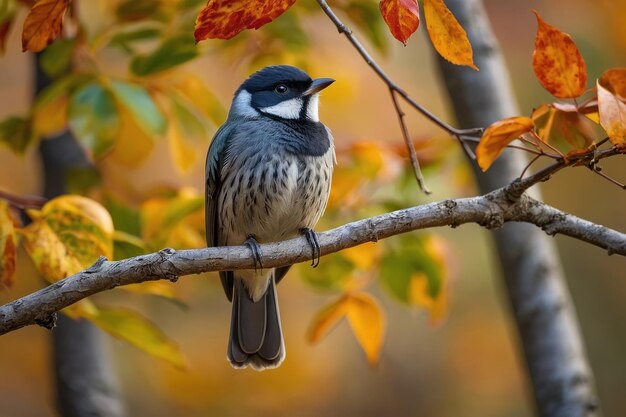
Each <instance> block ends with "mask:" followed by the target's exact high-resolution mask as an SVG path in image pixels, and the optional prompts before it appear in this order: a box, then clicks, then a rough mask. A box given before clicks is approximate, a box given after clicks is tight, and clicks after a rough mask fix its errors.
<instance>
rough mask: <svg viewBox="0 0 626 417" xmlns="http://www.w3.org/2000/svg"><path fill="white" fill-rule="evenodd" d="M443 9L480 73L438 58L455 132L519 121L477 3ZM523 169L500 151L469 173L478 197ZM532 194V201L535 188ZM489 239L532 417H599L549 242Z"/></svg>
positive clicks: (511, 230)
mask: <svg viewBox="0 0 626 417" xmlns="http://www.w3.org/2000/svg"><path fill="white" fill-rule="evenodd" d="M446 4H447V5H448V7H449V8H450V10H451V11H452V13H453V14H454V15H455V17H456V18H457V19H458V20H459V22H460V23H461V25H462V26H463V27H464V28H465V30H466V31H467V34H468V37H469V38H470V42H471V44H472V46H473V50H474V59H475V63H476V64H477V66H478V67H479V68H480V72H475V71H472V70H468V69H467V68H461V67H458V66H454V65H451V64H449V63H448V62H445V61H444V60H443V59H441V58H438V60H439V64H440V68H441V72H442V74H443V78H444V81H445V83H446V86H447V89H448V92H449V96H450V100H451V102H452V104H453V107H454V111H455V114H456V116H457V119H458V122H459V124H460V126H461V127H463V126H487V125H489V124H491V123H493V122H494V121H496V120H499V119H503V118H505V117H509V116H515V115H518V114H520V113H519V111H518V109H517V108H516V105H515V103H514V99H513V94H512V91H511V88H510V84H509V80H508V74H507V71H506V69H505V66H504V62H503V60H502V56H501V54H500V52H499V47H498V44H497V41H496V40H495V38H494V36H493V33H492V32H491V28H490V26H489V22H488V18H487V16H486V13H485V11H484V9H483V6H482V3H481V2H480V0H447V1H446ZM529 59H530V58H529ZM525 165H526V160H525V158H524V157H523V155H522V154H521V153H520V152H514V151H512V150H507V151H505V153H504V154H503V155H501V156H500V157H499V158H498V160H497V161H496V163H495V164H494V165H493V166H492V167H491V168H490V170H489V172H488V173H487V174H482V173H480V172H478V171H476V178H477V181H478V184H479V187H480V189H481V192H483V193H486V192H488V191H490V190H493V189H494V188H497V187H502V185H503V184H505V183H508V182H510V181H511V180H512V179H513V178H515V177H516V176H518V175H520V172H522V170H523V169H524V166H525ZM557 169H560V168H558V167H557ZM541 175H542V174H541ZM531 178H532V177H531ZM530 181H532V179H531V180H530ZM522 188H523V187H522ZM532 191H533V192H534V195H535V196H537V197H538V196H539V192H538V190H537V189H536V188H535V189H533V190H532ZM547 211H548V212H550V211H551V210H547ZM531 212H532V210H531ZM529 214H530V213H529ZM546 214H547V213H546ZM553 215H554V213H552V215H549V216H550V218H551V220H550V224H549V225H548V224H541V222H540V221H537V222H536V224H538V225H540V226H541V227H542V228H543V229H544V230H546V231H547V232H548V233H551V232H552V231H553V229H552V227H555V226H557V225H558V224H559V220H558V218H559V215H557V216H556V217H554V216H553ZM535 220H537V219H535ZM561 226H564V225H560V226H559V227H560V230H559V232H563V233H566V232H567V229H568V228H569V226H566V227H561ZM494 238H495V241H496V247H497V252H498V257H499V259H500V264H501V266H502V274H503V277H504V280H505V282H506V287H507V290H508V295H509V300H510V302H511V306H512V308H513V314H514V318H515V321H516V323H517V327H518V332H519V335H520V339H521V343H522V347H523V350H524V353H525V357H526V365H527V367H528V370H529V376H530V380H531V382H532V386H533V390H534V399H535V404H536V406H537V411H538V414H539V415H540V416H543V417H582V416H599V415H600V412H599V410H598V402H597V399H596V394H595V388H594V383H593V375H592V372H591V369H590V367H589V365H588V361H587V358H586V354H585V349H584V346H583V342H582V337H581V335H580V330H579V327H578V322H577V319H576V314H575V311H574V306H573V303H572V301H571V298H570V295H569V292H568V290H567V287H566V284H565V280H564V278H563V273H562V270H561V267H560V262H559V259H558V256H557V254H556V248H555V245H554V243H553V242H551V241H549V240H548V239H547V238H546V236H545V235H543V234H541V233H540V232H539V230H538V229H537V228H533V227H529V226H528V225H524V224H511V225H507V226H506V227H504V228H502V230H498V231H496V232H495V233H494Z"/></svg>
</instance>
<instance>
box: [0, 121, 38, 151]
mask: <svg viewBox="0 0 626 417" xmlns="http://www.w3.org/2000/svg"><path fill="white" fill-rule="evenodd" d="M35 139H36V138H35V136H34V135H33V133H32V129H31V121H30V119H25V118H23V117H17V116H12V117H9V118H8V119H5V120H3V121H2V122H0V143H4V144H5V145H6V146H8V147H9V149H11V150H12V151H13V152H15V153H16V154H18V155H23V154H24V152H25V151H26V148H28V145H30V144H31V143H32V142H34V140H35Z"/></svg>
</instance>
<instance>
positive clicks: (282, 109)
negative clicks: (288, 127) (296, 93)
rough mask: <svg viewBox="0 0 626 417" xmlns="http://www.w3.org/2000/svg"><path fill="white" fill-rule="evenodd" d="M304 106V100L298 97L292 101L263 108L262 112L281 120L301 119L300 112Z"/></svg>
mask: <svg viewBox="0 0 626 417" xmlns="http://www.w3.org/2000/svg"><path fill="white" fill-rule="evenodd" d="M302 104H303V103H302V99H301V98H298V97H296V98H292V99H291V100H286V101H283V102H281V103H278V104H276V105H274V106H270V107H263V108H261V111H262V112H263V113H268V114H271V115H274V116H278V117H280V118H281V119H299V118H300V112H301V111H302Z"/></svg>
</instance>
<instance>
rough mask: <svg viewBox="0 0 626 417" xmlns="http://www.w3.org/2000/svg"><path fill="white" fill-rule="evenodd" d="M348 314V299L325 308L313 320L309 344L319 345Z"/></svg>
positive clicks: (308, 335) (308, 332)
mask: <svg viewBox="0 0 626 417" xmlns="http://www.w3.org/2000/svg"><path fill="white" fill-rule="evenodd" d="M346 313H347V298H346V297H342V298H340V299H339V300H338V301H335V302H334V303H332V304H330V305H328V306H326V307H324V308H323V309H322V310H321V311H320V312H319V313H317V315H316V316H315V318H314V319H313V322H312V323H311V326H310V327H309V330H308V331H307V340H308V341H309V343H317V342H318V341H320V340H321V339H322V338H323V337H324V336H326V334H328V332H329V331H330V330H331V329H332V328H333V327H334V326H335V325H336V324H337V323H339V321H340V320H341V319H342V318H343V317H344V316H345V315H346Z"/></svg>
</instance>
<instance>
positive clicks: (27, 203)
mask: <svg viewBox="0 0 626 417" xmlns="http://www.w3.org/2000/svg"><path fill="white" fill-rule="evenodd" d="M0 199H2V200H6V201H8V202H9V204H10V205H11V206H13V207H16V208H19V209H22V210H25V209H29V208H41V207H43V205H44V204H46V202H47V201H48V200H47V199H45V198H43V197H39V196H35V195H28V196H26V195H14V194H11V193H8V192H6V191H2V190H0Z"/></svg>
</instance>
